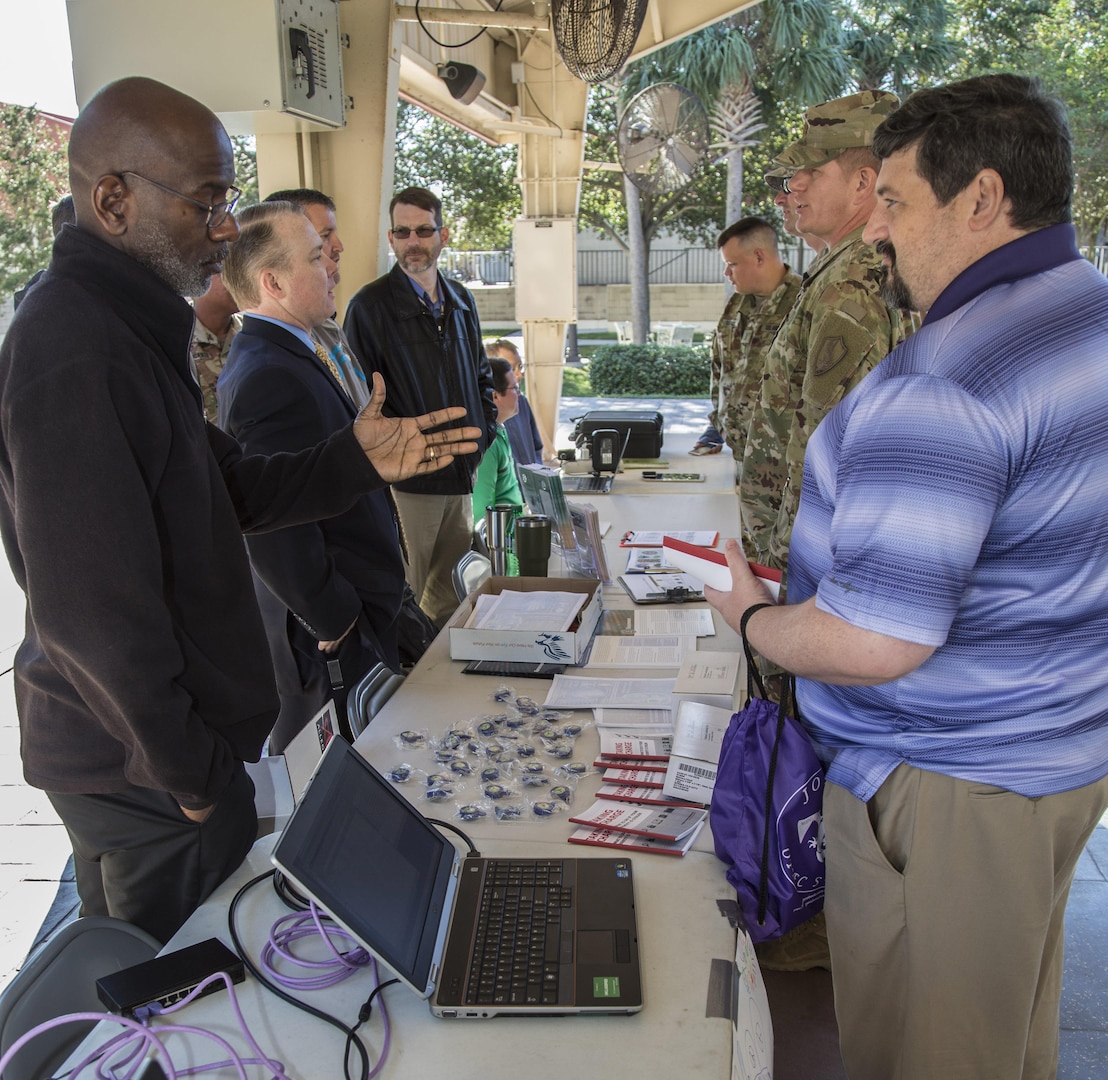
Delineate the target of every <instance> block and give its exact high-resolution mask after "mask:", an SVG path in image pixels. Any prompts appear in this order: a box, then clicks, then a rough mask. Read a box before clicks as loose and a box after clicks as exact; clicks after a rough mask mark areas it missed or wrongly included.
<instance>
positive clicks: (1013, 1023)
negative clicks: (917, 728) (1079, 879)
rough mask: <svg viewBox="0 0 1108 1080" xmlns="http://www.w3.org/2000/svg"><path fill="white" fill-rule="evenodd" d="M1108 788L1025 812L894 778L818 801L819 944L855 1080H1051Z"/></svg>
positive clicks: (1004, 802) (940, 782)
mask: <svg viewBox="0 0 1108 1080" xmlns="http://www.w3.org/2000/svg"><path fill="white" fill-rule="evenodd" d="M1106 806H1108V778H1105V779H1103V780H1101V781H1099V782H1097V783H1095V784H1090V785H1089V786H1087V787H1084V788H1079V789H1077V790H1075V791H1069V792H1065V793H1063V794H1059V795H1049V796H1044V797H1043V798H1039V799H1028V798H1025V797H1024V796H1022V795H1016V794H1014V793H1013V792H1010V791H1006V790H1003V789H1001V788H996V787H990V786H989V785H986V784H976V783H969V782H967V781H963V780H955V779H953V778H951V777H948V776H942V775H940V774H937V773H929V772H924V771H922V770H919V769H915V768H912V767H910V766H908V765H901V766H899V767H898V768H897V769H896V770H895V771H894V772H893V773H892V775H891V776H890V777H889V778H888V779H887V780H886V781H885V783H884V784H883V785H882V787H881V788H880V789H879V790H878V792H877V794H876V795H875V796H874V797H873V798H872V799H871V800H870V801H869V803H862V802H860V801H859V800H857V799H855V798H854V797H853V796H852V795H851V794H850V793H849V792H848V791H846V790H845V789H844V788H841V787H839V786H837V785H835V784H828V785H827V787H826V788H825V789H824V823H825V825H826V830H827V899H826V904H825V911H826V915H827V936H828V940H829V942H830V945H831V972H832V977H833V981H834V987H835V1013H836V1016H837V1018H838V1023H839V1038H840V1045H841V1048H842V1055H843V1062H844V1064H845V1066H846V1073H847V1076H848V1077H849V1078H850V1080H1051V1078H1053V1077H1054V1076H1055V1074H1056V1071H1057V1061H1058V1009H1059V1000H1060V997H1061V988H1062V946H1063V918H1064V915H1065V908H1066V900H1067V898H1068V896H1069V888H1070V882H1071V881H1072V880H1073V874H1074V870H1075V868H1076V866H1077V860H1078V858H1079V856H1080V855H1081V852H1082V850H1083V849H1084V847H1085V844H1086V843H1087V842H1088V839H1089V836H1090V835H1091V833H1092V830H1093V828H1094V827H1095V826H1096V824H1097V822H1098V820H1099V819H1100V816H1101V814H1103V813H1104V810H1105V807H1106Z"/></svg>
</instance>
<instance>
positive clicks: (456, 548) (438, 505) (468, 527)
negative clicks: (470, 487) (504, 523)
mask: <svg viewBox="0 0 1108 1080" xmlns="http://www.w3.org/2000/svg"><path fill="white" fill-rule="evenodd" d="M392 494H393V498H394V499H395V500H396V510H397V513H398V514H399V515H400V527H401V529H403V531H404V544H405V546H406V547H407V549H408V584H409V585H411V587H412V592H414V593H415V595H416V599H417V600H418V601H419V606H420V607H421V608H423V610H424V611H425V612H427V615H428V616H429V617H430V618H431V619H432V620H433V621H434V622H435V623H437V624H438V625H439V626H440V627H441V626H442V625H443V623H445V622H446V620H447V619H449V618H450V616H451V615H453V614H454V610H455V609H456V608H457V606H458V594H457V593H456V592H455V591H454V582H453V580H452V579H451V573H452V572H453V570H454V567H455V566H456V565H457V563H458V560H459V559H460V558H461V557H462V556H463V555H464V554H465V553H466V552H467V551H469V549H470V546H471V545H472V543H473V500H472V498H471V496H469V495H412V494H410V493H408V492H406V491H396V490H395V489H393V493H392Z"/></svg>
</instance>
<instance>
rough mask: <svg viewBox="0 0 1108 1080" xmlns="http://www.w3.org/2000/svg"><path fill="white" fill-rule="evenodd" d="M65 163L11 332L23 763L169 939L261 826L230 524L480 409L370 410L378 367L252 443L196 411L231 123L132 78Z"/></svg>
mask: <svg viewBox="0 0 1108 1080" xmlns="http://www.w3.org/2000/svg"><path fill="white" fill-rule="evenodd" d="M69 171H70V187H71V190H72V191H73V198H74V203H75V207H76V218H77V220H76V227H73V226H66V227H65V228H64V229H63V230H62V234H61V236H59V238H58V240H57V241H56V243H55V245H54V253H53V259H52V261H51V264H50V268H49V270H48V271H47V273H46V274H45V275H44V276H43V278H42V280H41V281H40V282H39V283H38V284H36V285H35V287H34V289H33V290H31V292H30V293H28V295H27V298H26V300H25V301H24V302H23V304H21V305H20V308H19V311H18V312H17V313H16V316H15V318H14V319H13V320H12V324H11V327H10V328H9V330H8V333H7V335H6V337H5V339H4V342H3V346H2V347H0V415H2V416H3V423H2V425H0V533H2V534H3V542H4V548H5V551H6V552H7V554H8V558H9V561H10V562H11V565H12V572H13V576H14V577H15V579H16V581H17V582H18V583H19V586H20V587H21V588H22V589H23V591H24V593H25V594H26V596H27V613H28V614H27V627H26V637H25V640H24V641H23V643H22V645H21V646H20V648H19V651H18V653H17V654H16V659H15V691H16V707H17V711H18V713H19V725H20V736H21V754H22V759H23V771H24V776H25V777H26V779H27V782H28V783H30V784H31V785H32V786H34V787H37V788H40V789H42V790H43V791H45V792H46V793H47V796H48V798H49V799H50V801H51V803H52V804H53V806H54V808H55V810H56V811H57V813H58V815H59V817H60V818H61V820H62V822H63V823H64V824H65V827H66V830H67V832H68V834H69V838H70V841H71V843H72V845H73V853H74V865H75V868H76V876H77V890H78V892H79V894H80V897H81V913H82V914H83V915H112V916H115V917H117V918H121V919H124V920H126V921H128V922H132V923H135V924H136V925H139V926H141V927H143V929H145V930H147V931H148V932H149V933H151V934H153V935H154V937H156V938H158V939H159V940H161V941H166V940H168V938H169V937H170V936H171V935H172V934H173V933H174V932H175V931H176V930H177V928H178V927H179V926H180V925H181V924H182V923H183V922H184V921H185V919H187V918H188V916H189V915H190V914H191V912H192V911H193V910H194V909H195V908H196V907H197V906H198V905H199V904H200V903H201V902H202V901H203V900H204V899H205V897H206V896H207V895H208V894H209V893H210V892H211V891H212V890H213V889H214V888H215V887H216V886H217V885H219V884H220V883H221V882H222V881H223V880H224V879H225V878H226V877H227V876H228V874H230V873H231V872H232V871H233V870H234V869H235V868H236V867H237V866H238V864H239V863H240V862H241V860H242V858H243V856H244V855H245V854H246V852H247V851H248V850H249V849H250V846H251V844H252V843H253V841H254V838H255V834H256V832H257V820H256V817H255V813H254V798H253V796H254V792H253V788H252V786H251V783H250V780H249V778H248V777H247V775H246V772H245V769H244V767H243V763H244V762H245V761H256V760H257V759H258V756H259V754H260V752H261V748H262V743H263V741H264V739H265V737H266V735H267V734H268V733H269V730H270V728H271V727H272V726H273V722H274V719H275V718H276V715H277V704H278V703H277V694H276V691H275V689H274V683H273V669H272V666H271V663H270V659H269V649H268V647H267V644H266V639H265V633H264V630H263V628H262V622H261V617H260V616H259V614H258V607H257V604H256V602H255V600H254V590H253V587H252V585H251V581H250V573H249V568H248V565H247V561H246V550H245V547H244V545H243V542H242V533H243V531H247V532H250V531H264V530H268V529H273V528H279V527H282V526H285V525H294V524H298V523H300V522H302V521H315V520H318V519H320V518H324V517H328V516H329V515H333V514H335V513H337V512H338V511H340V510H342V509H344V508H345V507H346V506H348V505H349V504H350V503H352V502H353V501H354V500H355V499H357V498H358V497H360V496H361V495H362V494H364V493H366V492H368V491H372V490H375V489H377V488H380V487H383V486H384V485H385V484H387V483H391V482H393V481H395V480H400V479H404V478H406V477H410V476H413V475H415V474H417V473H430V472H432V471H434V470H435V469H437V468H440V467H444V466H446V467H449V465H450V463H451V461H452V460H453V455H454V454H455V453H459V454H467V453H472V452H473V451H474V450H475V449H476V444H475V443H474V442H472V441H470V440H471V439H472V437H474V436H476V435H479V434H481V431H480V430H479V429H465V428H462V429H452V430H445V431H444V430H442V428H443V427H444V426H445V425H446V424H449V423H451V422H453V421H455V420H457V419H458V418H460V417H461V415H462V414H463V410H462V409H446V410H440V411H436V412H434V413H432V414H430V415H426V416H419V417H414V418H411V419H404V420H400V419H389V418H386V417H383V416H381V410H380V403H381V401H382V400H383V396H384V387H383V385H382V384H381V382H380V380H379V379H378V380H377V385H376V386H375V393H374V399H373V400H372V401H371V403H370V405H369V406H368V407H367V408H366V409H365V410H363V411H362V412H361V413H360V414H359V416H358V418H357V419H356V420H354V421H353V422H352V423H350V424H348V425H347V426H346V427H344V428H343V429H342V430H340V431H337V432H336V433H335V434H334V435H333V436H332V437H330V438H328V439H327V441H326V442H324V443H321V444H320V445H318V446H315V447H313V448H311V449H310V450H307V451H304V452H303V453H300V454H288V455H279V456H276V457H273V458H265V457H259V456H246V455H244V454H243V452H242V451H241V450H240V449H239V446H238V444H237V443H236V442H235V441H234V440H233V439H232V438H231V437H230V436H227V435H224V434H223V432H221V431H219V429H218V428H215V427H213V426H212V425H210V424H207V423H206V422H205V420H204V415H203V411H202V404H201V393H200V387H199V386H198V385H197V382H196V380H195V378H194V376H193V374H192V371H191V369H190V366H189V339H190V337H191V334H192V328H193V315H192V310H191V309H190V308H189V306H188V304H187V303H186V302H185V301H184V300H183V299H182V297H184V296H197V295H200V294H202V293H203V292H204V291H205V290H206V289H207V287H208V282H209V279H210V278H211V276H212V275H213V274H215V273H219V272H220V271H221V270H222V267H223V260H224V258H225V257H226V255H227V253H228V248H229V246H230V244H231V243H232V242H234V241H236V240H237V238H238V236H239V228H238V225H237V223H236V222H235V218H234V216H233V214H232V211H233V209H234V205H235V202H236V200H237V198H238V192H237V189H235V187H234V186H233V185H234V179H235V167H234V155H233V153H232V149H231V142H230V139H229V138H228V137H227V133H226V131H225V130H224V129H223V126H222V125H221V124H220V122H219V120H218V119H217V118H216V116H215V115H214V114H213V113H212V112H211V111H210V110H209V109H207V108H205V107H204V106H203V105H201V104H200V102H198V101H195V100H194V99H192V98H190V97H187V96H186V95H184V94H182V93H180V92H178V91H177V90H174V89H172V88H171V87H168V86H165V85H163V84H162V83H158V82H155V81H154V80H152V79H145V78H127V79H121V80H120V81H118V82H115V83H111V84H109V85H108V86H106V87H104V88H103V89H102V90H100V91H99V92H98V93H97V94H96V95H94V96H93V98H92V99H91V100H90V101H89V102H88V104H87V105H86V106H85V107H84V109H83V110H82V111H81V114H80V116H78V118H77V120H76V122H75V123H74V125H73V131H72V134H71V137H70V142H69ZM170 179H172V180H173V184H172V185H170V184H169V183H168V181H169V180H170ZM431 430H434V431H435V434H430V435H428V434H425V432H426V431H431Z"/></svg>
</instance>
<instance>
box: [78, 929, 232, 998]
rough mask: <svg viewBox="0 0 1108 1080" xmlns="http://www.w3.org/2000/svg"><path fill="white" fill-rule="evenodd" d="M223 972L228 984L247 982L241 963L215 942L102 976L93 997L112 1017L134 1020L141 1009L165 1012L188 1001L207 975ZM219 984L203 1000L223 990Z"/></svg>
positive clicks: (97, 981) (202, 942) (218, 942)
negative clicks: (159, 1008) (155, 1008)
mask: <svg viewBox="0 0 1108 1080" xmlns="http://www.w3.org/2000/svg"><path fill="white" fill-rule="evenodd" d="M217 971H223V972H226V974H227V975H228V976H229V977H230V979H231V982H233V983H240V982H242V981H243V980H244V979H245V978H246V971H245V969H244V968H243V963H242V961H241V960H240V959H239V958H238V957H237V956H236V955H235V954H234V953H233V952H231V950H230V949H228V948H227V946H226V945H224V944H223V942H222V941H220V940H219V939H218V938H208V940H207V941H200V942H197V943H196V944H195V945H188V946H186V947H185V948H183V949H178V950H177V952H171V953H166V955H165V956H156V957H155V958H154V959H153V960H147V961H145V962H144V963H142V964H135V965H134V967H129V968H124V969H123V970H122V971H116V972H113V973H112V974H111V975H104V976H102V977H101V978H99V979H97V980H96V993H97V995H98V996H99V998H100V1000H101V1001H102V1002H103V1003H104V1005H105V1007H107V1008H108V1009H109V1010H110V1011H111V1012H113V1013H119V1014H121V1015H122V1016H134V1014H135V1010H136V1009H138V1008H140V1007H141V1006H143V1005H151V1004H157V1005H160V1006H162V1007H163V1008H165V1007H166V1006H169V1005H175V1004H176V1003H177V1002H178V1001H181V1000H183V999H184V998H186V997H188V995H189V994H190V993H192V991H193V990H195V989H196V987H197V986H198V985H199V984H200V983H201V982H203V981H204V980H205V979H206V978H207V977H208V976H209V975H214V974H215V973H216V972H217ZM224 986H225V984H224V983H223V982H222V980H219V981H216V982H213V983H212V984H211V985H210V986H208V987H205V989H204V992H203V993H202V994H201V995H200V996H201V997H205V996H207V995H208V994H213V993H215V992H216V991H217V990H222V989H224Z"/></svg>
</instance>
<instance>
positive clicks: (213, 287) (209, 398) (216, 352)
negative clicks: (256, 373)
mask: <svg viewBox="0 0 1108 1080" xmlns="http://www.w3.org/2000/svg"><path fill="white" fill-rule="evenodd" d="M192 308H193V311H194V312H195V315H196V318H195V320H194V321H193V326H192V342H191V343H190V344H189V358H190V359H191V361H192V373H193V375H194V376H195V378H196V381H197V382H198V383H199V384H200V393H201V396H202V397H203V398H204V417H205V419H207V420H208V421H209V423H212V424H214V423H215V422H216V418H217V417H218V415H219V408H218V406H217V404H216V396H215V384H216V381H217V380H218V379H219V373H220V372H221V371H222V370H223V365H224V364H225V363H226V362H227V354H228V353H229V352H230V351H231V342H232V341H234V340H235V335H236V334H237V333H238V332H239V331H240V330H241V329H242V316H241V315H239V314H238V310H239V306H238V304H237V303H235V298H234V297H233V296H232V295H231V294H230V293H229V292H228V291H227V286H226V285H224V284H223V275H222V274H212V280H211V283H210V284H209V285H208V291H207V292H206V293H204V295H203V296H198V297H197V298H196V299H195V300H194V301H193V302H192Z"/></svg>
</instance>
